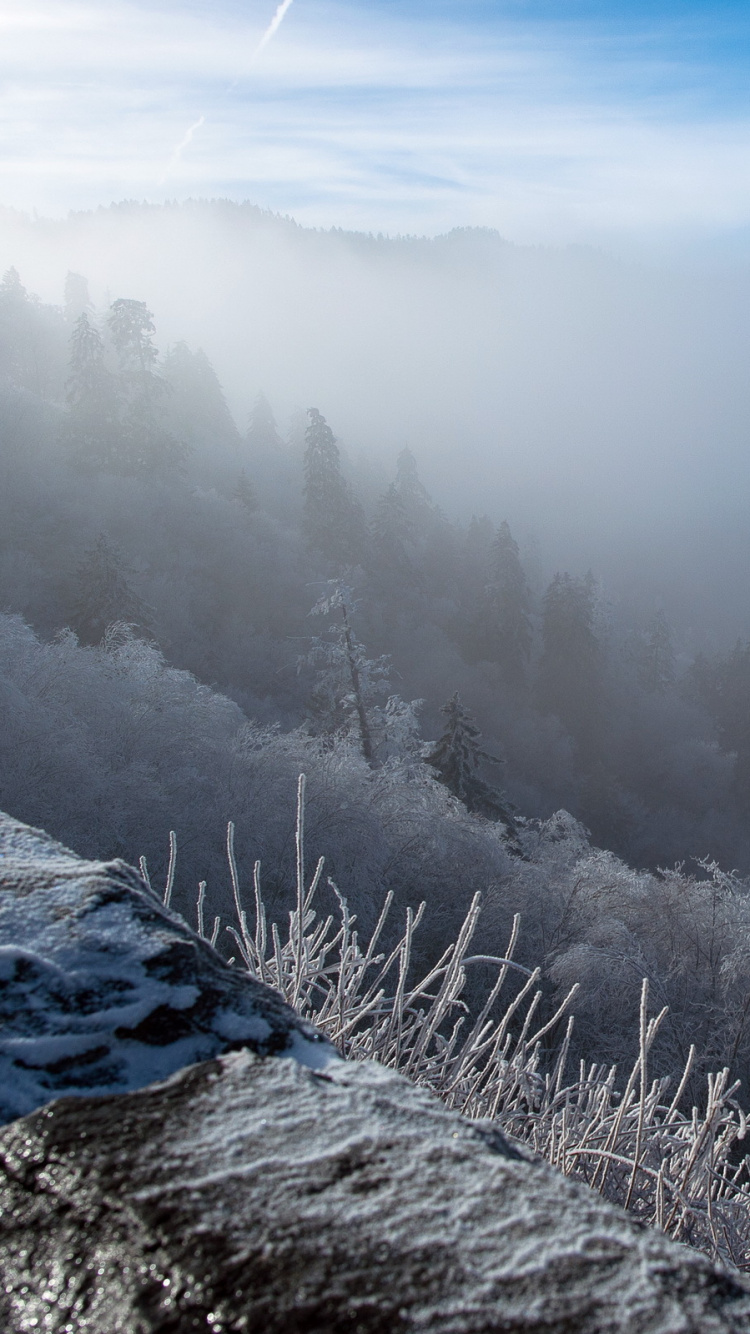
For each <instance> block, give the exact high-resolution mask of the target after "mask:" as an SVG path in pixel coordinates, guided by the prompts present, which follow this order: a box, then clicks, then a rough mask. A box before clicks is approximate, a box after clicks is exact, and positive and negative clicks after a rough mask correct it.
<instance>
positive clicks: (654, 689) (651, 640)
mask: <svg viewBox="0 0 750 1334" xmlns="http://www.w3.org/2000/svg"><path fill="white" fill-rule="evenodd" d="M636 659H637V665H638V676H639V680H640V682H641V685H642V686H643V688H644V690H647V691H648V692H649V694H652V695H663V694H664V693H665V692H666V691H668V690H671V689H672V687H673V686H674V683H675V679H676V672H675V654H674V646H673V644H672V632H671V630H670V628H669V622H668V621H667V618H666V616H665V615H664V612H663V611H657V612H656V613H655V615H654V616H652V618H651V620H650V621H649V623H648V625H647V626H646V630H645V633H644V635H643V637H642V640H641V642H640V644H639V645H638V649H637V652H636Z"/></svg>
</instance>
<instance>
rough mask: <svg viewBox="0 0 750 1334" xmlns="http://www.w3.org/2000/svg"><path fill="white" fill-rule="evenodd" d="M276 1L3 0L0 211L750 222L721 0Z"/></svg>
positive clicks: (716, 225) (356, 221) (733, 17)
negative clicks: (143, 205) (189, 205)
mask: <svg viewBox="0 0 750 1334" xmlns="http://www.w3.org/2000/svg"><path fill="white" fill-rule="evenodd" d="M605 8H606V7H605ZM288 9H289V5H288V4H287V5H286V7H285V6H284V4H283V3H282V4H281V5H276V6H275V5H274V4H273V3H267V2H266V0H248V3H247V4H246V5H245V4H243V5H238V4H233V3H230V0H224V2H223V3H222V2H221V0H219V2H218V3H215V4H213V5H209V4H208V3H202V2H199V0H194V2H193V3H189V2H188V0H185V2H184V3H182V2H181V0H171V3H167V2H166V0H165V3H163V4H162V5H161V6H159V5H157V6H156V7H154V6H149V7H148V8H146V7H145V6H144V5H143V4H138V3H123V2H122V0H88V2H84V0H77V2H73V0H71V2H70V3H69V2H68V0H55V2H54V3H50V2H49V0H25V3H24V4H23V5H20V4H15V3H13V0H11V2H10V3H7V4H6V6H5V8H4V10H3V12H2V15H0V42H1V44H2V45H1V48H0V49H1V51H2V54H1V55H0V74H1V75H2V95H1V96H0V168H1V169H2V179H3V182H4V184H3V187H2V190H3V198H2V200H1V201H0V202H4V203H7V204H13V205H16V206H18V207H24V208H31V207H36V208H37V209H39V210H40V211H42V212H47V211H51V212H56V213H60V212H64V211H67V209H68V208H78V207H86V206H90V205H94V204H98V203H106V202H109V200H110V199H118V198H122V197H123V196H131V197H132V196H136V197H146V198H151V199H154V200H158V199H160V198H163V197H166V196H169V197H173V196H174V195H177V196H179V197H185V196H188V195H197V194H200V195H229V196H230V197H233V198H250V199H252V200H254V201H255V202H257V203H260V204H262V205H265V206H267V207H270V208H273V209H278V210H280V211H283V212H289V213H293V214H294V215H295V216H297V217H298V218H300V220H303V221H308V222H313V223H317V224H323V225H332V224H340V225H350V226H357V227H364V228H366V229H368V230H369V229H374V230H378V229H383V230H392V231H393V230H401V231H414V230H419V231H421V230H426V231H436V230H441V229H443V228H445V227H449V226H453V225H460V224H465V223H481V224H485V225H491V226H496V227H498V228H499V229H500V230H501V231H503V232H504V233H505V234H506V235H509V236H511V237H513V238H515V239H519V240H551V239H559V240H566V239H571V238H580V239H590V238H591V237H592V236H595V235H605V234H609V233H612V232H617V231H618V230H619V231H623V230H625V231H627V230H632V231H635V232H638V231H639V230H640V231H644V230H645V231H649V230H652V231H653V230H654V229H667V230H668V229H675V228H684V229H688V230H689V229H693V230H701V229H703V230H706V229H708V230H711V229H714V230H715V229H721V228H727V227H735V226H742V225H745V224H746V223H750V184H749V183H748V181H747V172H746V161H747V152H748V148H749V147H750V102H748V101H747V100H746V98H745V94H744V84H743V80H742V78H741V77H740V75H741V73H742V57H741V54H740V57H738V56H737V51H738V50H740V52H741V43H740V46H739V47H738V42H737V35H738V32H739V31H740V30H741V31H742V32H743V33H744V28H742V20H741V16H740V17H739V18H738V17H737V14H736V12H734V11H733V12H732V13H731V14H730V13H729V11H726V10H725V11H724V23H725V27H724V29H722V28H721V24H720V23H718V21H716V22H714V23H713V25H712V26H711V28H710V39H709V36H708V35H707V34H708V29H707V28H705V20H706V14H705V13H702V12H699V11H695V12H693V14H692V15H688V14H687V13H685V12H684V11H683V12H682V13H679V12H678V13H676V14H675V15H672V16H670V15H668V14H666V13H665V12H663V11H661V12H659V13H656V12H652V13H651V15H650V17H649V14H648V12H647V11H645V10H643V11H641V12H639V14H638V15H636V17H635V18H632V17H631V20H630V21H629V22H628V23H625V22H624V19H623V11H622V7H620V16H619V18H618V17H617V12H616V11H615V10H613V13H612V15H610V16H609V18H608V19H607V21H604V20H603V19H602V20H601V21H598V22H597V23H592V22H591V21H589V20H586V19H585V17H580V16H579V17H578V18H576V20H575V21H571V22H568V23H562V22H560V21H558V19H555V18H554V17H553V18H551V17H550V11H549V10H548V9H545V7H544V6H542V5H538V6H537V10H538V11H540V12H536V13H535V12H534V8H533V6H530V5H524V6H518V5H511V4H506V5H502V4H498V5H492V6H483V5H471V4H469V5H467V6H466V8H465V9H464V8H463V7H462V8H461V10H459V9H458V7H457V6H454V7H449V6H443V7H442V8H441V7H439V6H437V5H431V6H425V5H421V4H412V5H409V4H408V3H405V4H403V5H401V6H399V7H398V8H395V7H394V6H392V5H390V4H386V3H377V0H375V2H374V3H371V4H369V5H367V6H366V7H365V6H364V5H361V4H357V3H350V4H347V5H340V4H335V3H329V2H328V0H325V2H323V0H297V2H296V4H295V5H294V7H293V8H292V9H291V10H290V12H289V13H288V14H287V10H288ZM703 9H704V10H706V6H704V7H703ZM542 10H545V13H541V11H542ZM279 15H280V16H281V17H280V18H279ZM285 16H286V18H285ZM283 18H285V23H284V26H283V29H281V31H279V32H278V36H277V38H276V40H275V41H273V42H270V40H269V41H265V38H267V37H268V34H269V33H270V35H271V36H273V35H274V34H275V32H276V28H278V25H279V23H280V22H281V19H283ZM738 24H739V28H738V27H737V25H738ZM702 25H703V27H702ZM732 25H734V26H732ZM730 28H731V29H732V33H733V42H732V43H730V44H729V46H728V47H727V50H730V49H731V51H733V52H734V56H732V57H731V58H730V56H728V55H727V52H726V51H725V50H724V48H723V47H722V38H723V36H726V33H727V32H728V31H729V29H730Z"/></svg>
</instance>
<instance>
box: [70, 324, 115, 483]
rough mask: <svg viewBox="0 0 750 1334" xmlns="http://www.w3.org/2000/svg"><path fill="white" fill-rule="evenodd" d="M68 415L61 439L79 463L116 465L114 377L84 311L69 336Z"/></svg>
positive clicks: (88, 465) (95, 466) (103, 465)
mask: <svg viewBox="0 0 750 1334" xmlns="http://www.w3.org/2000/svg"><path fill="white" fill-rule="evenodd" d="M66 391H67V392H66V398H67V404H68V416H67V419H66V421H65V424H64V428H63V434H64V438H65V440H66V442H67V444H68V446H69V448H70V450H71V454H72V456H73V458H74V459H75V460H76V461H77V462H78V463H79V464H81V465H82V466H84V467H90V468H109V467H114V466H116V461H117V452H118V439H119V433H118V432H119V428H118V405H117V396H116V386H115V377H114V376H113V375H112V373H111V372H110V370H109V369H108V367H107V362H106V352H105V347H104V342H103V340H102V337H101V334H100V333H99V330H98V329H97V328H96V327H95V325H93V324H92V323H91V322H90V320H89V317H88V315H87V314H86V312H85V311H84V312H83V314H81V315H80V316H79V317H78V319H77V320H76V322H75V325H74V326H73V332H72V333H71V335H70V362H69V370H68V379H67V382H66Z"/></svg>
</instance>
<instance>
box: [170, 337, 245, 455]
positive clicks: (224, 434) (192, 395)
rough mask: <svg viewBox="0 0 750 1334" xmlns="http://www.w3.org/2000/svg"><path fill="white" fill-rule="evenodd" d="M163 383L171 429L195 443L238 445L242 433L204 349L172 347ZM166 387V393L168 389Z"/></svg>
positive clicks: (214, 449)
mask: <svg viewBox="0 0 750 1334" xmlns="http://www.w3.org/2000/svg"><path fill="white" fill-rule="evenodd" d="M162 374H163V377H164V383H163V385H160V386H159V392H161V394H162V398H163V407H164V409H165V411H166V420H167V422H168V425H169V428H170V429H171V430H172V431H173V432H174V433H175V435H176V436H177V438H178V439H180V440H184V441H186V442H187V443H188V444H189V445H190V446H191V447H192V446H196V447H198V446H206V445H207V446H209V448H211V450H212V451H216V449H217V447H218V446H219V445H222V444H224V445H229V446H234V447H237V446H238V445H239V440H240V437H239V432H238V430H237V427H236V426H235V424H234V420H233V418H232V414H231V412H230V411H229V408H228V406H227V402H226V399H225V397H224V393H223V390H222V388H221V384H220V383H219V378H218V376H217V374H216V371H215V370H214V368H213V366H212V365H211V362H210V361H209V359H208V357H207V356H206V354H205V352H204V351H203V349H202V348H200V347H199V348H198V350H197V352H191V350H190V348H189V347H188V345H187V343H184V342H179V343H175V344H174V345H173V346H172V347H170V349H169V351H168V352H167V354H166V356H165V357H164V362H163V366H162ZM165 390H166V392H165Z"/></svg>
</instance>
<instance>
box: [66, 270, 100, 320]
mask: <svg viewBox="0 0 750 1334" xmlns="http://www.w3.org/2000/svg"><path fill="white" fill-rule="evenodd" d="M93 309H94V307H93V305H92V302H91V298H90V296H89V285H88V283H87V281H86V279H85V278H84V277H83V275H82V274H80V273H71V272H70V270H68V273H67V275H66V277H65V293H64V296H63V313H64V315H65V323H66V324H75V322H76V320H79V319H80V318H81V315H89V314H90V313H91V312H92V311H93Z"/></svg>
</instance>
